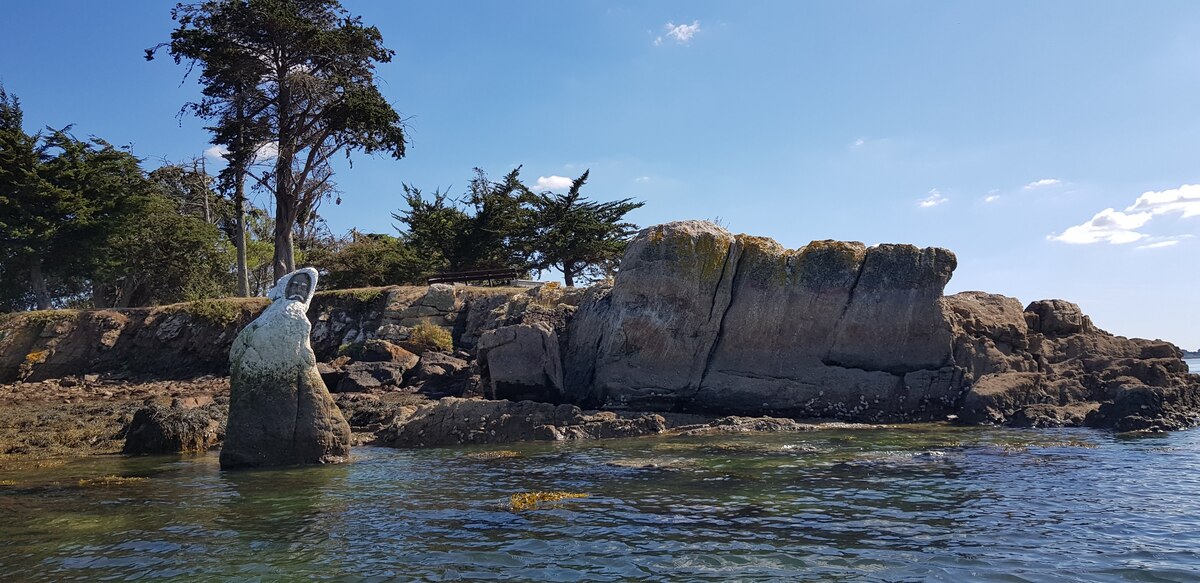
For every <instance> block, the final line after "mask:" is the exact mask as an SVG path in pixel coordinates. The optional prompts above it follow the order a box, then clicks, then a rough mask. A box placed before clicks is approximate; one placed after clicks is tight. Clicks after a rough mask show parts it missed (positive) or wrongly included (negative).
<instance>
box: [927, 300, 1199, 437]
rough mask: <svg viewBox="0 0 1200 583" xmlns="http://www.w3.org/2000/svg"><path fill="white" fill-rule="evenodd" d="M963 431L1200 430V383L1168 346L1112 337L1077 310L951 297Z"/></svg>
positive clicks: (1058, 303) (1047, 303) (1048, 303)
mask: <svg viewBox="0 0 1200 583" xmlns="http://www.w3.org/2000/svg"><path fill="white" fill-rule="evenodd" d="M945 303H946V305H947V307H948V313H949V315H950V325H951V330H952V332H953V333H954V335H955V348H954V355H955V362H956V363H957V364H958V365H959V366H961V367H962V368H963V370H964V373H965V379H966V381H967V388H966V393H965V395H964V396H963V401H962V407H961V411H960V413H959V418H960V420H962V421H963V422H966V423H1004V424H1011V425H1022V426H1038V427H1043V426H1075V425H1090V426H1095V427H1112V428H1115V429H1118V430H1122V431H1132V430H1155V429H1156V430H1162V429H1181V428H1185V427H1190V426H1193V425H1195V424H1196V423H1197V422H1198V421H1200V378H1198V377H1196V376H1192V375H1188V374H1187V372H1188V371H1187V365H1186V364H1185V363H1184V362H1183V361H1182V360H1181V358H1180V356H1181V352H1180V351H1179V349H1178V348H1176V347H1175V346H1173V345H1172V344H1170V343H1168V342H1163V341H1160V340H1143V339H1138V338H1132V339H1131V338H1124V337H1120V336H1113V335H1111V334H1108V333H1107V332H1104V331H1103V330H1100V329H1099V328H1097V327H1096V326H1095V325H1094V324H1092V322H1091V319H1090V318H1088V317H1087V316H1085V315H1084V314H1083V312H1082V311H1081V310H1080V309H1079V306H1077V305H1075V304H1072V303H1070V302H1066V301H1062V300H1043V301H1037V302H1033V303H1031V304H1029V306H1027V307H1026V308H1025V309H1023V310H1022V309H1021V305H1020V304H1019V303H1018V302H1017V301H1016V300H1014V299H1012V298H1007V297H1004V296H999V295H994V294H986V293H982V292H966V293H962V294H956V295H953V296H950V297H948V298H946V300H945Z"/></svg>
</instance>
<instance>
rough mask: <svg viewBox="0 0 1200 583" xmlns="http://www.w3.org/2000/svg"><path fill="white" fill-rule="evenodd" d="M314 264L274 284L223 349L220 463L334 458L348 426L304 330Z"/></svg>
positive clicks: (340, 457)
mask: <svg viewBox="0 0 1200 583" xmlns="http://www.w3.org/2000/svg"><path fill="white" fill-rule="evenodd" d="M316 286H317V270H315V269H313V268H311V267H306V268H303V269H298V270H296V271H293V272H292V273H289V274H287V275H285V276H283V277H281V278H280V279H279V281H278V282H276V283H275V287H274V288H272V289H271V291H270V293H269V294H268V296H267V297H268V298H269V299H270V300H271V305H270V306H268V307H267V309H266V310H264V311H263V313H262V314H261V315H260V316H259V317H258V318H256V319H255V320H254V321H253V322H250V324H249V325H248V326H246V327H245V328H244V329H242V331H241V333H239V334H238V336H237V339H235V340H234V341H233V348H231V349H230V351H229V385H230V389H229V421H228V424H227V425H226V428H225V444H224V446H223V447H222V448H221V469H226V470H228V469H237V468H251V467H267V466H287V465H297V464H324V463H340V462H344V461H346V460H347V458H348V457H349V454H350V425H349V424H348V423H346V419H345V418H344V417H342V413H341V411H340V410H338V408H337V405H335V404H334V402H333V398H332V397H330V396H329V390H328V389H326V388H325V383H324V381H322V380H321V375H320V374H319V373H318V372H317V359H316V356H315V355H314V354H313V350H312V344H310V343H309V334H310V333H311V332H312V325H311V324H309V322H308V316H307V315H306V313H307V312H308V304H309V302H311V301H312V296H313V291H314V290H315V289H316Z"/></svg>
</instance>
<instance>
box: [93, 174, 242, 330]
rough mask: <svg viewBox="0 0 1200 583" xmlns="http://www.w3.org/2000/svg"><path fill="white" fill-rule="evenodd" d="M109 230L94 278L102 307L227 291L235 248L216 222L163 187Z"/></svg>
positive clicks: (94, 271)
mask: <svg viewBox="0 0 1200 583" xmlns="http://www.w3.org/2000/svg"><path fill="white" fill-rule="evenodd" d="M136 205H137V206H136V212H134V213H131V215H130V216H129V217H127V218H126V220H124V221H122V222H121V223H120V224H118V225H114V227H113V228H112V229H111V230H110V232H109V233H108V237H107V238H106V240H105V241H104V243H103V246H102V247H101V249H102V251H103V253H102V254H101V255H100V261H98V262H97V265H96V266H95V268H94V269H93V270H92V274H91V278H92V281H93V289H94V290H96V297H94V298H93V303H94V304H95V305H96V306H97V307H101V306H112V307H117V308H126V307H131V306H146V305H156V304H163V303H173V302H180V301H186V300H196V299H200V298H208V297H218V296H224V295H227V294H228V293H229V292H230V291H231V288H232V286H233V274H232V273H231V271H230V267H231V266H232V264H233V261H232V259H233V258H232V257H231V251H232V250H231V249H230V248H229V247H228V245H227V244H226V243H225V242H224V241H223V240H222V236H221V233H220V231H219V230H218V229H217V227H216V226H215V225H211V224H209V223H207V222H205V221H204V219H203V218H201V217H197V216H192V215H189V214H182V213H180V212H178V210H177V202H176V201H175V200H173V199H171V198H169V197H167V196H164V195H163V194H160V193H158V192H152V193H149V194H147V195H146V196H143V197H140V198H139V199H138V200H137V201H136Z"/></svg>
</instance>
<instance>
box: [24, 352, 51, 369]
mask: <svg viewBox="0 0 1200 583" xmlns="http://www.w3.org/2000/svg"><path fill="white" fill-rule="evenodd" d="M49 356H50V351H49V350H35V351H33V352H30V353H29V354H26V355H25V364H30V365H32V364H42V363H43V362H46V358H47V357H49Z"/></svg>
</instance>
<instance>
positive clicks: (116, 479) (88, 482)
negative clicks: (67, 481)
mask: <svg viewBox="0 0 1200 583" xmlns="http://www.w3.org/2000/svg"><path fill="white" fill-rule="evenodd" d="M145 480H146V478H140V477H131V476H100V477H99V478H84V479H82V480H79V485H80V486H81V487H84V488H88V487H109V486H126V485H129V484H136V483H138V482H142V481H145Z"/></svg>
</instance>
